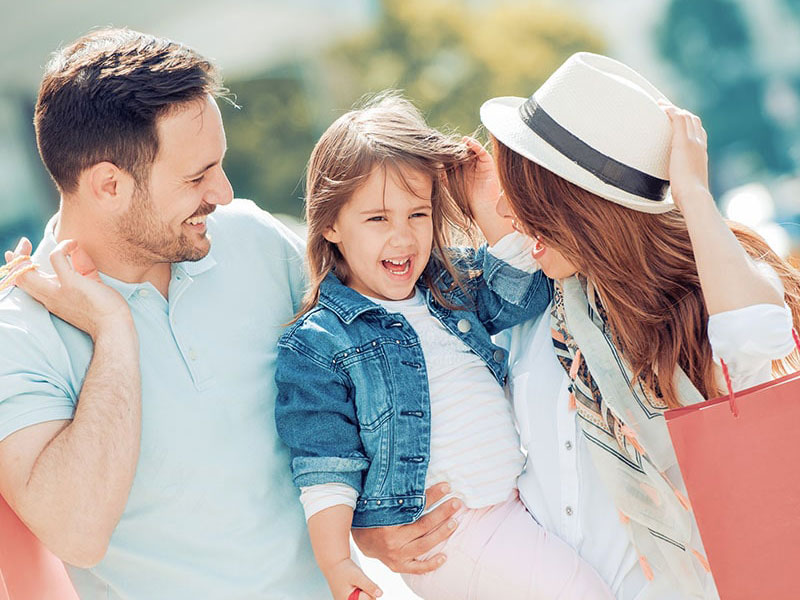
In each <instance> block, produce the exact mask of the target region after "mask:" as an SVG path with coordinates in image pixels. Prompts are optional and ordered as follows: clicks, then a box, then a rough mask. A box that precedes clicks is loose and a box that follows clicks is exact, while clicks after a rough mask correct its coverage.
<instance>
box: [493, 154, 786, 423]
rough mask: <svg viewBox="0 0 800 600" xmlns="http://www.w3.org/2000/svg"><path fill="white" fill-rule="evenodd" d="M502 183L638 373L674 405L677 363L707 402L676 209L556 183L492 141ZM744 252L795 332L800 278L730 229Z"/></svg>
mask: <svg viewBox="0 0 800 600" xmlns="http://www.w3.org/2000/svg"><path fill="white" fill-rule="evenodd" d="M493 144H494V155H495V158H496V160H497V169H498V174H499V177H500V182H501V185H502V188H503V191H504V192H505V195H506V198H507V199H508V201H509V204H510V205H511V208H512V212H513V213H514V216H515V217H516V219H517V221H518V223H519V224H520V227H521V228H522V229H524V230H525V231H526V233H528V234H533V235H538V236H539V237H540V238H541V239H542V241H543V242H544V243H545V244H546V245H548V246H551V247H553V248H556V249H557V250H558V251H559V252H561V253H562V254H563V255H564V257H565V258H567V259H568V260H569V261H570V262H571V263H572V264H573V265H575V266H576V267H577V269H578V271H579V272H581V273H583V274H584V275H586V276H587V277H589V278H590V279H591V280H592V283H593V284H594V286H595V288H596V289H597V291H598V294H599V297H600V299H601V300H602V302H603V307H604V309H605V311H606V313H607V315H608V322H609V325H610V327H611V331H612V332H613V334H614V336H615V339H616V344H617V346H618V349H619V350H620V352H621V353H622V354H623V355H624V356H625V358H626V359H627V361H628V362H629V364H630V366H631V369H632V371H633V373H634V376H635V377H640V378H641V379H642V381H643V382H644V383H645V385H646V386H647V387H648V388H649V389H650V390H651V391H653V392H655V393H658V394H660V395H661V396H662V397H663V398H664V400H665V401H666V403H667V405H668V406H669V407H670V408H675V407H677V406H679V405H680V399H679V398H678V396H677V391H676V390H675V385H674V382H673V375H674V373H675V367H676V366H680V367H681V368H682V369H683V370H684V371H685V372H686V375H687V376H688V377H689V379H690V380H691V382H692V383H693V384H694V386H695V387H696V388H697V389H698V391H699V392H700V393H701V394H703V396H704V397H706V398H711V397H714V396H717V395H720V394H721V393H723V390H721V389H719V387H718V385H717V379H716V376H715V369H714V361H713V359H712V354H711V345H710V343H709V341H708V333H707V328H708V311H707V310H706V306H705V302H704V300H703V293H702V289H701V287H700V278H699V276H698V274H697V265H696V264H695V260H694V253H693V251H692V243H691V240H690V239H689V232H688V230H687V228H686V222H685V221H684V219H683V215H682V214H681V213H680V211H678V210H673V211H670V212H666V213H663V214H656V215H653V214H645V213H642V212H637V211H635V210H630V209H628V208H625V207H623V206H619V205H618V204H614V203H613V202H609V201H608V200H604V199H603V198H601V197H599V196H597V195H595V194H593V193H591V192H588V191H586V190H584V189H583V188H581V187H579V186H577V185H574V184H572V183H570V182H568V181H567V180H565V179H562V178H561V177H559V176H558V175H555V174H554V173H552V172H550V171H548V170H547V169H545V168H543V167H541V166H539V165H538V164H536V163H534V162H532V161H530V160H528V159H526V158H525V157H523V156H521V155H519V154H517V153H516V152H514V151H513V150H511V149H510V148H508V147H507V146H505V145H503V144H502V143H500V142H498V141H497V140H495V139H493ZM729 226H730V228H731V230H732V231H733V233H734V234H735V235H736V237H737V239H738V240H739V243H740V244H741V245H742V246H743V247H744V249H745V251H746V252H747V253H748V255H750V256H751V257H752V258H753V259H754V260H757V261H763V262H766V263H767V264H768V265H769V266H770V267H772V268H773V269H774V270H775V272H776V273H777V274H778V276H779V277H780V279H781V282H782V283H783V287H784V299H785V301H786V304H787V305H788V306H789V308H790V309H791V312H792V320H793V321H794V326H795V328H797V327H798V325H800V272H798V271H797V269H795V268H794V267H792V266H791V265H790V264H789V263H788V262H786V261H785V260H783V259H781V258H780V257H779V256H778V255H777V254H775V252H773V251H772V250H771V249H770V247H769V245H768V244H767V243H766V242H765V241H764V240H763V239H762V238H760V237H759V236H758V235H757V234H756V233H754V232H753V231H751V230H749V229H747V228H746V227H744V226H742V225H739V224H737V223H729ZM798 366H800V361H799V360H798V353H797V351H795V352H794V353H792V354H791V355H789V356H788V357H786V358H785V359H784V360H780V361H775V362H773V374H774V375H783V374H786V373H787V372H791V371H794V370H796V369H797V368H798Z"/></svg>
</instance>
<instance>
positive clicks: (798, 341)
mask: <svg viewBox="0 0 800 600" xmlns="http://www.w3.org/2000/svg"><path fill="white" fill-rule="evenodd" d="M792 337H793V338H794V345H795V346H797V351H798V352H800V336H798V335H797V330H796V329H792ZM719 362H720V364H721V365H722V374H723V375H724V376H725V385H727V386H728V404H729V405H730V407H731V412H732V413H733V416H734V417H738V416H739V407H738V406H736V394H734V393H733V385H732V384H731V376H730V373H728V365H726V364H725V361H724V360H722V359H720V360H719Z"/></svg>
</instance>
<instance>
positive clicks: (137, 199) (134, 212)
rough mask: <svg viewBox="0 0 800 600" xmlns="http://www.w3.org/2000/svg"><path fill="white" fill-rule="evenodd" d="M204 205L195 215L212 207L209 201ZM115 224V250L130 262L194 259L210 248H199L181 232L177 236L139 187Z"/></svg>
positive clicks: (206, 212) (150, 262)
mask: <svg viewBox="0 0 800 600" xmlns="http://www.w3.org/2000/svg"><path fill="white" fill-rule="evenodd" d="M204 205H205V203H204ZM204 205H201V207H200V209H198V210H197V213H196V214H197V215H204V214H210V213H211V212H213V211H214V207H213V205H208V208H206V206H204ZM116 227H117V236H116V237H117V239H118V240H119V243H118V252H119V253H120V256H121V258H123V260H125V261H126V262H128V263H130V264H136V265H143V266H147V265H151V264H153V263H178V262H184V261H190V262H194V261H198V260H200V259H202V258H204V257H205V256H206V255H207V254H208V251H209V246H210V244H209V246H206V247H204V248H198V247H196V246H195V245H194V244H193V243H192V242H191V240H190V239H189V238H188V236H187V235H186V234H185V233H184V232H181V233H180V235H179V236H177V237H176V236H175V234H174V233H172V231H171V230H170V229H169V227H168V226H167V225H166V224H164V223H162V222H161V221H159V220H158V219H157V217H156V210H155V206H154V205H153V202H152V200H151V199H150V196H149V195H148V194H147V193H146V192H142V191H139V190H137V191H136V192H135V193H134V196H133V199H132V202H131V207H130V209H129V210H128V212H126V213H125V214H124V215H123V216H122V217H120V219H119V221H118V222H117V226H116ZM206 237H207V238H208V237H209V236H208V234H206ZM209 241H210V240H209Z"/></svg>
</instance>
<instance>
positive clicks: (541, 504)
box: [506, 267, 794, 600]
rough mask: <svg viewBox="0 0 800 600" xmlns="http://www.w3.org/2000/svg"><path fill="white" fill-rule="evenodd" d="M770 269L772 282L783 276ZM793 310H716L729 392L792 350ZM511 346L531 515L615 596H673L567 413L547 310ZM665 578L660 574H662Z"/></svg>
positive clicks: (757, 379)
mask: <svg viewBox="0 0 800 600" xmlns="http://www.w3.org/2000/svg"><path fill="white" fill-rule="evenodd" d="M767 269H768V270H769V273H771V276H770V279H771V280H773V282H775V281H777V287H781V288H782V286H780V280H779V279H778V278H777V275H776V274H775V273H774V271H772V269H770V268H769V267H767ZM791 327H792V325H791V314H790V312H789V310H788V308H786V307H779V306H774V305H767V304H762V305H756V306H749V307H746V308H742V309H739V310H734V311H730V312H725V313H720V314H717V315H713V316H712V317H711V318H710V319H709V324H708V335H709V341H710V342H711V346H712V349H713V352H714V357H715V360H716V361H717V363H719V359H720V358H722V359H723V360H724V361H725V362H726V363H727V364H728V367H729V370H730V373H731V378H732V381H733V384H734V389H745V388H747V387H750V386H753V385H757V384H759V383H763V382H764V381H767V380H769V379H770V378H771V372H770V370H771V364H770V362H771V360H773V359H777V358H782V357H783V356H785V355H787V354H788V353H789V352H791V351H792V349H793V347H794V343H793V340H792V337H791ZM506 341H507V342H508V344H509V352H510V356H509V360H510V376H509V381H510V390H511V393H512V397H513V403H514V411H515V413H516V417H517V421H518V426H519V430H520V437H521V441H522V445H523V447H524V448H525V449H526V450H527V462H526V465H525V470H524V472H523V473H522V475H521V476H520V478H519V481H518V486H519V490H520V495H521V497H522V500H523V502H524V503H525V505H526V506H527V508H528V510H529V511H530V512H531V514H532V515H533V516H534V518H535V519H536V520H537V521H538V522H539V523H540V524H541V525H542V526H543V527H544V528H545V529H547V530H548V531H550V532H552V533H553V534H555V535H557V536H559V537H560V538H561V539H563V540H564V541H565V542H567V543H568V544H569V545H571V546H572V547H573V548H575V549H576V550H577V551H578V553H579V554H580V555H581V556H582V557H583V558H584V559H585V560H586V561H587V562H588V563H589V564H591V565H592V566H593V567H594V568H595V569H597V571H598V572H599V574H600V576H601V577H603V579H605V580H606V582H608V584H609V585H610V586H611V589H612V591H613V592H614V594H615V595H616V597H617V599H618V600H635V599H637V598H642V597H644V595H645V594H648V600H654V599H658V600H678V599H679V598H681V595H680V594H679V593H678V592H675V591H673V590H656V589H653V586H655V585H657V582H658V581H659V578H658V577H656V579H655V581H654V583H653V584H651V587H650V588H649V589H647V590H646V591H645V587H646V586H647V583H648V581H647V580H646V579H645V577H644V575H643V573H642V571H641V569H640V567H639V565H638V557H637V554H636V552H635V550H634V548H633V545H632V544H631V542H630V540H629V539H628V535H627V533H626V531H625V529H624V528H623V525H622V524H621V522H620V521H619V518H618V512H617V510H616V508H615V507H614V503H613V502H612V500H611V496H610V495H609V493H608V492H607V491H606V489H605V487H604V484H603V482H602V481H601V480H600V477H599V475H598V473H597V471H596V469H595V468H594V465H593V464H592V461H591V456H590V454H589V448H588V447H587V445H586V443H587V442H586V440H585V439H584V438H583V436H580V435H579V432H580V426H579V425H578V423H577V421H576V416H575V413H574V412H573V411H570V410H569V402H568V397H569V392H568V390H567V386H568V385H569V379H568V377H567V375H566V373H565V372H564V369H563V368H562V367H561V365H560V364H559V362H558V360H557V359H556V356H555V352H554V351H553V345H552V340H551V337H550V314H549V311H548V312H546V313H545V314H544V315H543V316H542V317H540V318H539V319H537V320H536V321H531V322H529V323H525V324H523V325H520V326H518V327H516V328H514V329H513V330H511V332H510V336H509V337H507V338H506ZM661 579H662V580H663V578H661Z"/></svg>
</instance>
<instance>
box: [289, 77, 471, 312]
mask: <svg viewBox="0 0 800 600" xmlns="http://www.w3.org/2000/svg"><path fill="white" fill-rule="evenodd" d="M474 163H475V160H474V154H472V153H471V152H470V151H469V150H468V149H467V146H466V145H465V144H464V143H463V142H462V141H461V140H460V138H458V137H455V136H450V135H447V134H444V133H442V132H440V131H437V130H436V129H433V128H432V127H429V126H428V125H427V124H426V123H425V119H424V118H423V117H422V114H420V112H419V110H418V109H417V108H416V107H415V106H414V105H413V104H412V103H411V102H409V101H408V100H406V99H404V98H402V97H401V96H400V95H399V94H397V93H396V92H392V91H387V92H383V93H381V94H379V95H378V96H375V97H373V98H370V99H368V100H366V101H365V102H364V103H362V104H361V105H360V106H359V107H358V108H356V109H354V110H351V111H350V112H348V113H346V114H344V115H342V116H341V117H339V118H338V119H337V120H336V121H334V123H333V124H332V125H331V126H330V127H328V129H327V131H325V133H323V134H322V137H321V138H320V139H319V141H318V142H317V145H316V146H315V147H314V150H313V152H312V153H311V158H310V160H309V163H308V173H307V176H306V223H307V224H308V239H307V246H306V254H307V259H308V269H309V274H310V281H309V290H308V292H307V293H306V295H305V298H304V299H303V304H302V306H301V308H300V310H299V311H298V313H297V316H296V317H295V320H296V319H298V318H299V317H300V316H302V315H303V314H305V313H306V312H308V311H309V310H311V309H312V308H313V307H314V306H315V305H316V304H317V302H318V300H319V288H320V285H321V284H322V281H323V280H324V279H325V277H326V276H327V275H328V273H330V272H331V271H335V273H336V275H337V277H339V279H340V280H342V281H343V282H346V281H347V278H348V271H347V263H346V262H345V260H344V258H343V257H342V255H341V253H340V252H339V249H338V248H337V247H336V245H335V244H332V243H331V242H329V241H328V240H326V239H325V237H324V234H325V232H326V231H327V230H328V229H329V228H330V227H332V226H333V224H334V222H335V221H336V217H337V215H338V214H339V211H340V210H341V208H342V207H343V206H344V205H345V204H346V203H347V201H348V200H350V197H351V196H352V194H353V192H355V190H356V189H358V187H359V186H360V185H362V184H363V183H364V182H365V181H366V180H367V178H368V177H369V176H370V174H371V173H372V172H373V171H374V170H375V169H376V168H395V169H397V171H398V174H399V175H400V176H401V177H402V176H403V170H406V169H407V170H411V171H416V172H419V173H423V174H424V175H427V176H428V177H430V179H431V181H432V183H433V187H432V192H431V198H430V200H431V206H432V215H431V217H432V221H433V249H432V253H435V254H436V256H437V257H438V258H439V259H440V260H441V261H442V263H443V266H444V268H445V269H446V270H447V272H448V273H450V275H451V276H452V277H453V281H455V282H456V284H460V277H459V273H458V272H457V270H456V269H455V267H454V266H453V264H452V262H451V260H450V256H449V252H448V251H447V248H448V247H449V246H451V245H452V236H453V234H454V233H455V232H456V231H461V232H463V233H465V234H468V232H469V229H470V222H469V219H468V218H467V217H466V216H465V215H468V214H470V213H469V210H468V208H467V201H466V198H467V191H468V177H469V175H470V173H469V171H470V169H471V168H472V167H473V166H474ZM409 189H411V188H410V187H409ZM422 277H423V280H424V281H425V283H426V285H428V287H429V288H430V289H431V291H432V292H433V295H434V297H435V298H436V300H437V301H438V302H439V303H441V304H443V305H445V306H449V303H448V302H446V300H445V299H444V297H443V295H442V293H441V291H440V290H439V289H438V286H436V285H434V283H435V282H434V281H432V280H431V278H432V275H431V273H430V272H429V271H428V270H426V271H425V272H424V273H423V275H422Z"/></svg>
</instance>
